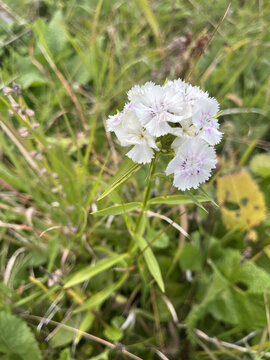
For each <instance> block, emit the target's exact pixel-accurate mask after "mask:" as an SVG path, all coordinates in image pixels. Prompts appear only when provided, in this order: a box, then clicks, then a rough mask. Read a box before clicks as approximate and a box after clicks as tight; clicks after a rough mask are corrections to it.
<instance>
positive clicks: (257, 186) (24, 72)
mask: <svg viewBox="0 0 270 360" xmlns="http://www.w3.org/2000/svg"><path fill="white" fill-rule="evenodd" d="M228 6H229V2H227V1H223V0H218V1H213V0H209V1H199V0H164V1H161V0H160V1H159V0H154V1H150V0H121V1H120V0H103V1H102V0H99V1H97V0H76V1H75V0H69V1H52V0H34V1H32V0H6V1H2V0H1V1H0V62H1V69H0V76H1V78H0V88H1V96H0V100H1V101H0V110H1V111H0V128H1V131H0V144H1V145H0V157H1V163H0V193H1V202H0V239H1V240H0V245H1V250H0V268H1V272H0V274H1V278H0V279H1V283H0V358H1V359H10V360H11V359H12V360H15V359H16V360H17V359H20V360H21V359H23V360H31V359H33V360H34V359H35V360H36V359H41V358H43V359H60V360H69V359H77V360H85V359H96V360H98V359H99V360H107V359H127V358H132V356H133V358H134V359H136V358H137V359H144V360H151V359H183V360H189V359H190V360H196V359H224V360H227V359H264V358H269V357H270V338H269V336H270V313H269V306H268V304H269V301H270V261H269V257H270V231H269V229H270V218H269V206H270V201H269V199H270V196H269V194H270V181H269V179H270V155H269V149H270V142H269V141H270V127H269V115H270V101H269V97H270V86H269V84H270V73H269V68H270V31H269V19H270V2H269V1H266V0H258V1H255V0H252V1H245V0H238V1H237V0H233V1H232V3H231V6H230V7H229V9H228ZM226 10H228V12H227V14H226V17H225V19H224V21H222V18H223V16H224V14H225V13H226ZM221 22H222V23H221ZM218 24H219V25H220V26H218ZM190 72H191V75H190V77H189V81H190V82H191V83H192V84H194V85H199V86H201V87H202V88H203V89H204V90H206V91H208V92H209V94H210V95H211V96H214V97H216V98H217V99H218V101H219V102H220V104H221V109H222V110H223V113H222V115H221V117H220V123H221V129H222V131H223V132H224V138H223V141H222V143H221V144H219V145H218V149H217V152H218V167H217V169H216V171H215V174H214V176H213V177H212V179H211V180H210V181H209V182H208V183H207V184H205V186H204V187H203V189H204V191H206V192H207V194H208V195H209V197H211V198H212V199H215V201H216V202H217V203H218V205H219V206H216V205H214V204H213V203H212V202H207V203H204V208H205V209H206V210H207V212H206V211H205V210H204V209H203V208H200V207H199V206H197V205H194V204H190V205H187V204H186V203H183V202H182V203H181V202H180V201H171V202H170V201H168V200H167V201H166V199H164V198H163V201H157V200H156V201H153V202H152V204H151V206H150V210H151V213H150V212H148V215H149V221H148V224H147V226H146V231H145V235H144V236H145V239H146V241H152V250H153V253H154V254H155V257H156V259H157V262H158V264H159V267H160V269H161V273H162V276H163V279H164V283H165V293H162V292H161V291H160V289H159V287H158V286H157V285H156V283H155V282H154V281H153V279H152V277H151V275H150V273H149V272H148V269H147V266H146V264H145V261H144V257H143V256H137V255H136V256H134V257H133V258H132V257H128V258H127V257H126V254H127V253H128V251H129V247H130V242H131V239H130V235H129V231H128V230H129V229H130V228H131V227H132V226H133V224H134V219H135V218H136V216H137V213H136V211H133V210H134V208H130V209H128V210H132V211H133V212H129V213H125V212H123V209H122V207H121V206H120V207H118V208H117V209H118V210H115V208H111V206H113V205H117V204H120V205H121V204H122V203H123V202H124V203H127V202H135V203H136V202H140V201H141V200H142V198H143V192H144V189H145V186H146V178H147V174H148V169H149V168H148V166H147V165H146V166H144V167H142V168H141V169H140V170H139V171H138V172H137V173H136V174H135V175H134V176H133V177H132V178H130V179H129V180H128V182H127V183H126V184H124V185H122V186H121V187H119V188H118V189H117V190H116V191H114V192H113V193H111V194H110V196H108V197H105V198H104V199H102V200H101V201H97V198H98V196H99V195H100V194H101V193H102V191H103V190H104V189H105V187H106V185H107V183H108V182H109V181H110V179H111V178H112V176H113V175H114V174H115V173H116V172H117V170H118V169H119V167H120V165H121V163H122V162H123V160H124V154H125V152H124V151H123V149H122V148H121V147H120V146H118V144H117V142H116V141H115V139H114V138H112V137H111V135H110V134H108V133H106V131H105V126H104V124H105V120H106V118H107V117H108V115H109V114H112V113H115V112H116V111H117V109H121V108H122V107H123V105H124V103H125V101H126V91H128V90H129V89H130V88H131V87H132V86H133V85H134V84H143V83H144V82H145V81H149V80H152V81H155V82H157V83H160V84H163V83H164V81H165V80H166V79H175V78H177V77H181V78H183V79H184V78H186V77H188V76H189V74H190ZM124 150H125V149H124ZM165 163H166V159H161V161H160V163H159V165H158V170H160V171H163V170H164V168H165ZM177 194H180V192H177V191H176V189H174V188H173V187H172V186H171V185H170V184H169V183H168V182H166V181H165V180H164V179H163V178H162V177H158V176H157V177H155V181H154V184H153V188H152V192H151V197H161V196H166V195H177ZM196 194H197V192H194V193H193V195H196ZM104 208H109V210H107V212H106V211H105V212H103V213H99V215H102V216H97V215H90V212H95V211H97V210H101V209H104ZM119 208H120V209H122V210H120V211H119ZM135 208H136V207H135ZM118 213H122V215H123V216H118V215H117V214H118ZM180 214H181V217H180ZM160 216H163V219H162V218H160ZM175 218H177V219H176V223H177V224H179V225H181V227H182V228H183V229H184V230H185V231H187V232H188V234H189V238H186V237H185V236H184V235H183V233H182V232H179V228H177V226H176V227H175V226H167V225H168V223H167V222H166V220H167V221H168V220H169V219H175ZM164 219H165V221H164ZM153 240H154V241H153ZM77 329H79V330H80V331H81V332H78V331H77ZM87 334H88V335H87ZM89 334H90V335H89ZM91 334H92V335H95V336H96V338H92V337H91ZM127 352H128V353H127ZM132 354H133V355H132ZM136 356H137V357H136Z"/></svg>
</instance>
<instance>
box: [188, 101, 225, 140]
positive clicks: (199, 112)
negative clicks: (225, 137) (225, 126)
mask: <svg viewBox="0 0 270 360" xmlns="http://www.w3.org/2000/svg"><path fill="white" fill-rule="evenodd" d="M218 110H219V105H218V102H217V101H216V99H213V98H207V99H203V98H202V99H199V100H198V101H196V103H195V106H194V114H193V116H192V122H193V124H194V125H195V127H196V129H197V131H198V136H199V137H200V138H202V139H203V140H205V141H206V142H207V143H208V144H210V145H216V144H218V143H219V142H220V140H221V138H222V133H221V132H220V131H219V130H218V128H219V123H218V121H217V119H215V118H214V117H215V115H216V114H217V112H218Z"/></svg>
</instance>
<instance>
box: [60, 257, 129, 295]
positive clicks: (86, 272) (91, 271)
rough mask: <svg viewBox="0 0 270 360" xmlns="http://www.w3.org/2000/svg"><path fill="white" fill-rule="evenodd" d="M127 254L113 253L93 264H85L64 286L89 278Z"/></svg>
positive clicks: (119, 260)
mask: <svg viewBox="0 0 270 360" xmlns="http://www.w3.org/2000/svg"><path fill="white" fill-rule="evenodd" d="M126 256H127V254H126V253H125V254H121V255H113V256H110V257H107V258H105V259H102V260H99V261H98V262H96V263H95V265H90V266H87V267H85V268H83V269H81V270H79V271H78V272H77V273H76V274H75V275H74V276H73V277H72V278H71V279H70V280H69V281H68V282H67V283H66V284H65V286H64V288H65V289H66V288H69V287H71V286H74V285H77V284H80V283H81V282H83V281H85V280H89V279H90V278H92V277H93V276H95V275H97V274H99V273H101V272H102V271H105V270H107V269H109V268H110V267H112V266H113V265H115V264H117V263H119V262H121V261H122V260H123V259H124V258H125V257H126Z"/></svg>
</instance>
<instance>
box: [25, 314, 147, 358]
mask: <svg viewBox="0 0 270 360" xmlns="http://www.w3.org/2000/svg"><path fill="white" fill-rule="evenodd" d="M21 315H22V316H24V317H26V318H28V319H32V320H35V321H38V322H40V321H41V320H42V319H43V318H42V317H40V316H35V315H29V314H21ZM48 323H49V324H52V325H54V326H59V325H61V326H62V327H63V328H64V329H66V330H69V331H72V332H74V333H76V334H80V335H82V336H84V337H85V338H86V339H89V340H92V341H95V342H97V343H99V344H102V345H104V346H107V347H109V348H111V349H118V348H119V345H114V344H112V343H110V342H109V341H107V340H104V339H101V338H99V337H97V336H95V335H92V334H88V333H86V332H84V331H82V330H79V329H75V328H73V327H71V326H68V325H65V324H61V323H59V322H57V321H54V320H49V321H48ZM121 352H122V354H124V355H127V356H128V357H130V358H131V359H135V360H143V359H142V358H140V357H138V356H136V355H134V354H131V353H130V352H129V351H127V350H126V349H125V348H124V346H122V347H121Z"/></svg>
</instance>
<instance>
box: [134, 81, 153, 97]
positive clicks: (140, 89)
mask: <svg viewBox="0 0 270 360" xmlns="http://www.w3.org/2000/svg"><path fill="white" fill-rule="evenodd" d="M154 86H156V85H155V83H153V82H152V81H148V82H146V83H145V84H144V85H142V86H140V85H135V86H133V87H132V88H131V89H130V90H129V91H128V92H127V96H128V99H129V101H134V100H137V99H138V98H140V97H141V96H143V95H144V93H145V91H146V90H147V89H151V88H153V87H154Z"/></svg>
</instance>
